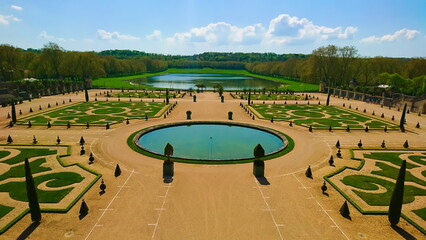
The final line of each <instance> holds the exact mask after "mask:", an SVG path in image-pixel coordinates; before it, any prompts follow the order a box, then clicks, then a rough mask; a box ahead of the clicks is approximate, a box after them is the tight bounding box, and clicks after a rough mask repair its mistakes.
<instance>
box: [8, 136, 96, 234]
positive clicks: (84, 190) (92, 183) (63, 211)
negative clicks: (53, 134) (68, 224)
mask: <svg viewBox="0 0 426 240" xmlns="http://www.w3.org/2000/svg"><path fill="white" fill-rule="evenodd" d="M0 146H8V147H11V146H16V147H19V146H33V145H23V144H20V145H10V144H7V145H5V144H0ZM37 147H67V153H66V154H64V155H57V156H56V160H57V161H58V162H59V164H60V165H61V166H62V167H64V168H67V167H70V166H74V165H76V166H78V167H80V168H82V169H84V170H85V171H88V172H90V173H91V174H93V175H95V176H96V177H95V179H94V180H93V181H92V182H90V183H89V185H88V186H87V187H86V188H85V189H83V191H82V192H81V193H80V194H79V195H78V196H77V197H76V198H75V199H74V200H73V201H71V203H70V204H69V205H68V206H67V207H66V208H64V209H45V208H42V209H41V212H42V213H43V212H49V213H66V212H68V211H69V210H70V209H71V208H72V207H73V206H74V205H75V203H76V202H77V201H78V200H80V198H81V197H82V196H83V195H84V194H85V193H86V192H87V191H88V190H89V189H90V188H91V187H92V186H93V185H94V184H95V183H96V182H97V181H98V179H99V178H101V176H102V174H100V173H97V172H95V171H93V170H91V169H88V168H86V167H85V166H83V165H81V164H80V163H74V164H68V165H66V164H65V163H64V162H63V161H62V160H61V157H68V156H70V155H71V146H69V145H38V146H37ZM27 213H29V209H27V210H25V211H23V212H22V213H21V214H19V215H18V216H17V217H16V218H15V219H13V220H12V221H11V222H10V223H8V224H7V225H5V226H4V227H3V228H1V229H0V234H2V233H4V232H5V231H6V230H8V229H9V228H10V227H12V226H13V225H14V224H15V223H16V222H18V221H19V220H20V219H21V218H22V217H24V216H25V215H26V214H27Z"/></svg>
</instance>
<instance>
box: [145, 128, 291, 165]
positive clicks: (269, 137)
mask: <svg viewBox="0 0 426 240" xmlns="http://www.w3.org/2000/svg"><path fill="white" fill-rule="evenodd" d="M286 142H287V140H286V139H285V140H284V142H283V140H282V139H281V138H280V137H278V136H276V135H275V134H272V133H270V132H266V131H263V130H259V129H255V128H250V127H244V126H237V125H227V124H205V123H204V124H191V125H178V126H170V127H165V128H160V129H156V130H153V131H150V132H147V133H145V134H143V135H142V136H141V137H140V138H139V140H138V143H139V145H140V146H141V147H142V148H144V149H146V150H149V151H151V152H154V153H158V154H161V155H162V154H164V147H165V146H166V144H167V143H170V144H171V145H172V146H173V148H174V154H173V157H178V158H186V159H203V160H231V159H244V158H253V157H254V156H253V150H254V147H255V146H256V145H257V144H261V145H262V147H263V148H264V149H265V155H268V154H270V153H273V152H275V151H277V150H279V149H280V148H282V147H283V146H286V144H287V143H286Z"/></svg>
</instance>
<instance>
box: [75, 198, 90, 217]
mask: <svg viewBox="0 0 426 240" xmlns="http://www.w3.org/2000/svg"><path fill="white" fill-rule="evenodd" d="M78 213H79V214H80V215H79V218H80V219H83V218H84V217H85V216H86V215H87V214H88V213H89V207H88V206H87V204H86V202H85V201H84V199H83V200H82V201H81V205H80V210H79V211H78Z"/></svg>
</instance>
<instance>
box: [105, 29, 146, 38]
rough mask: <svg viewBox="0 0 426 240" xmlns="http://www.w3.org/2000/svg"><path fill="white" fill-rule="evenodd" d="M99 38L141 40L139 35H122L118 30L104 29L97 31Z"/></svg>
mask: <svg viewBox="0 0 426 240" xmlns="http://www.w3.org/2000/svg"><path fill="white" fill-rule="evenodd" d="M97 35H98V38H99V39H101V40H139V38H138V37H134V36H130V35H121V34H119V33H118V32H107V31H105V30H103V29H99V30H98V31H97Z"/></svg>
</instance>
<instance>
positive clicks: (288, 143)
mask: <svg viewBox="0 0 426 240" xmlns="http://www.w3.org/2000/svg"><path fill="white" fill-rule="evenodd" d="M203 124H204V125H205V124H217V125H231V126H239V127H246V128H252V129H256V130H260V131H264V132H267V133H269V134H272V135H274V136H276V137H278V138H279V139H280V140H281V141H282V142H283V145H282V146H281V147H280V148H279V149H277V150H275V151H273V152H271V153H269V154H266V155H265V156H264V157H263V158H262V159H265V160H267V159H271V158H275V157H278V154H279V153H281V152H283V151H284V150H288V151H287V152H289V151H291V150H292V149H293V147H294V142H293V140H292V139H291V138H290V137H289V136H287V135H286V134H284V133H281V132H279V131H277V130H274V129H270V128H266V127H262V126H258V125H251V124H246V123H238V122H225V121H190V122H176V123H168V124H162V125H155V126H151V127H147V128H145V129H142V130H139V131H138V132H136V133H134V134H132V135H131V136H130V137H129V140H131V142H130V141H129V143H132V144H134V145H135V147H136V148H137V149H134V150H135V151H137V152H140V153H142V154H144V155H148V156H149V155H151V156H152V157H155V158H159V159H165V158H166V157H165V156H164V155H163V154H159V153H156V152H153V151H151V150H148V149H146V148H144V147H143V146H141V145H140V144H139V138H141V136H142V135H144V134H147V133H149V132H152V131H155V130H158V129H163V128H169V127H175V126H185V125H203ZM132 136H133V137H132ZM130 138H131V139H130ZM138 149H139V150H141V151H138ZM287 152H285V153H287ZM146 153H149V154H146ZM285 153H284V154H285ZM275 155H277V156H275ZM281 155H283V154H281ZM281 155H279V156H281ZM171 158H172V159H173V160H176V161H177V162H191V163H232V162H251V161H253V160H255V159H256V158H255V157H254V156H253V157H250V158H235V159H200V158H183V157H174V156H172V157H171Z"/></svg>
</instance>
